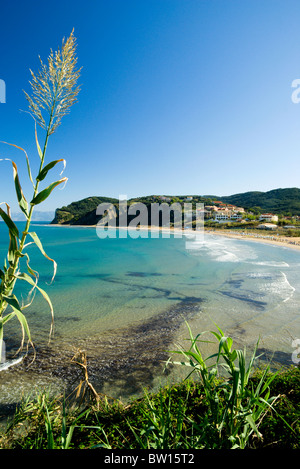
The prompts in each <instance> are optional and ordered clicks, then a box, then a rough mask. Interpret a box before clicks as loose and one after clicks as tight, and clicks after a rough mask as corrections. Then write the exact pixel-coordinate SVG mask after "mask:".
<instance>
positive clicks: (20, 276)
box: [15, 273, 54, 334]
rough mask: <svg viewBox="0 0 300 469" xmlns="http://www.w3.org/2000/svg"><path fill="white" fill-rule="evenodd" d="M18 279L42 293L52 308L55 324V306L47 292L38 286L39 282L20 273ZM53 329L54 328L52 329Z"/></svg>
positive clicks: (17, 275)
mask: <svg viewBox="0 0 300 469" xmlns="http://www.w3.org/2000/svg"><path fill="white" fill-rule="evenodd" d="M15 277H16V278H18V279H20V280H24V281H25V282H27V283H29V284H30V285H32V286H33V287H34V288H37V290H38V291H39V292H40V293H41V295H42V296H43V297H44V299H45V300H46V301H47V303H48V305H49V308H50V311H51V316H52V322H53V317H54V314H53V306H52V302H51V300H50V298H49V296H48V294H47V293H46V292H45V290H43V289H42V288H40V287H39V286H38V285H37V281H34V280H33V279H32V278H31V277H30V276H29V275H28V274H25V273H20V274H16V275H15ZM51 329H52V328H51ZM50 334H51V331H50Z"/></svg>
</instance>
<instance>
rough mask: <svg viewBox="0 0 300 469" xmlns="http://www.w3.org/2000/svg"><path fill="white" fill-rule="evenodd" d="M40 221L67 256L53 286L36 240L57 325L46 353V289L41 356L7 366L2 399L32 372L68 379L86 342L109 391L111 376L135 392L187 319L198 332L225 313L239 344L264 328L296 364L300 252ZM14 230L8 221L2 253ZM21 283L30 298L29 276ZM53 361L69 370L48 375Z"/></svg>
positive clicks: (41, 379)
mask: <svg viewBox="0 0 300 469" xmlns="http://www.w3.org/2000/svg"><path fill="white" fill-rule="evenodd" d="M19 226H20V229H21V228H22V226H23V225H22V224H21V223H19ZM32 230H35V231H36V232H37V233H38V235H39V237H40V239H41V241H42V242H43V245H44V248H45V250H46V252H47V253H48V255H49V256H50V257H52V258H54V259H55V260H56V262H57V264H58V271H57V275H56V278H55V280H54V282H53V283H52V284H51V285H49V282H50V281H51V277H52V263H51V262H49V261H47V260H45V259H44V257H43V256H42V255H41V253H40V252H39V251H38V250H37V249H36V248H35V247H34V246H29V247H28V251H27V252H28V254H29V256H30V259H31V265H32V267H33V268H36V269H37V270H38V271H39V273H40V283H39V284H40V286H41V287H42V288H44V289H45V290H46V291H47V293H48V294H49V296H50V297H51V300H52V302H53V306H54V312H55V334H54V339H53V341H52V345H51V351H50V352H49V349H47V353H46V354H43V352H42V351H43V348H44V347H45V348H46V347H48V345H47V338H48V332H49V328H50V323H51V316H50V312H49V308H48V306H47V304H46V303H45V302H44V300H43V299H42V298H41V297H40V296H39V295H37V296H36V298H35V301H34V303H33V304H32V306H31V307H30V308H29V309H28V310H27V317H28V321H29V324H30V326H31V331H32V334H33V338H34V342H35V344H36V345H37V352H38V353H37V356H38V357H42V358H40V360H41V361H40V362H39V361H38V362H37V363H38V365H36V366H35V367H34V366H33V368H31V369H30V370H29V371H28V370H26V371H25V370H22V369H21V370H18V373H17V372H16V371H15V370H13V371H8V372H5V373H4V374H3V373H2V381H1V376H0V391H1V400H3V401H5V402H9V401H10V400H14V399H15V398H16V397H15V394H16V390H17V389H19V388H20V387H21V388H22V389H23V390H24V389H25V388H26V386H27V387H30V386H31V384H32V382H33V381H34V383H37V384H47V383H49V382H52V381H53V380H54V381H55V383H56V384H57V386H60V385H62V384H63V382H64V381H65V377H66V375H67V374H68V373H69V372H66V371H65V370H66V366H67V365H66V364H65V363H63V364H62V361H63V360H64V359H63V358H62V357H63V356H64V355H68V356H70V357H71V356H72V347H73V348H74V347H78V346H80V347H83V348H84V349H85V350H86V351H87V355H88V356H90V357H91V363H92V365H91V376H92V378H93V379H94V380H95V382H96V383H98V385H99V387H100V388H101V390H106V386H107V385H106V382H110V385H109V391H110V392H111V393H112V394H114V393H117V395H119V394H126V393H127V394H128V395H129V394H130V393H132V392H133V393H134V392H136V391H137V390H138V380H139V377H138V374H139V372H140V370H142V369H143V370H144V372H145V373H146V374H147V373H148V374H147V376H148V377H149V383H150V385H153V384H154V383H156V382H158V380H159V375H160V368H159V366H158V365H159V362H160V360H161V358H162V357H161V355H160V353H161V350H159V349H160V348H161V349H162V350H166V348H167V349H168V347H169V346H171V345H174V344H176V343H181V341H183V340H184V339H185V338H186V337H187V330H186V326H185V324H184V320H185V319H188V321H189V323H190V324H191V326H192V328H193V331H194V333H195V334H196V333H198V332H201V331H203V330H207V329H208V330H211V329H212V328H213V321H214V322H216V323H217V324H218V325H219V326H220V327H221V328H222V329H224V331H225V332H226V333H227V334H231V336H232V337H233V338H234V340H235V345H236V346H242V347H243V346H253V345H254V344H255V343H256V341H257V339H258V338H259V337H260V348H261V349H262V350H263V351H264V352H265V353H266V354H267V356H269V355H270V354H273V357H274V358H275V359H276V360H277V361H279V362H281V363H287V364H291V363H292V361H291V357H292V352H293V351H294V349H293V348H292V340H293V339H296V338H300V321H299V319H300V312H299V306H300V280H299V279H300V277H299V275H298V274H299V269H300V252H298V251H296V250H292V249H286V248H283V247H275V246H270V245H267V244H261V243H258V242H250V241H245V240H234V239H229V238H225V237H221V236H215V235H213V234H205V235H204V239H203V240H200V241H194V240H193V239H189V238H188V237H186V236H183V237H182V238H175V237H173V236H172V237H170V238H163V237H162V236H160V237H159V238H154V239H152V238H151V237H150V235H149V237H148V238H137V239H132V238H131V237H130V236H127V238H119V237H117V238H107V239H99V238H98V236H97V233H96V230H95V228H89V227H67V226H65V227H64V226H51V225H41V224H36V225H35V226H32ZM6 236H7V230H6V227H5V225H4V224H3V223H0V258H1V259H3V258H4V256H5V252H6V249H7V239H6ZM17 292H18V294H19V295H22V296H23V297H24V298H25V297H26V288H24V285H22V286H21V285H19V286H18V288H17ZM12 326H13V324H11V326H10V328H8V327H7V332H6V337H5V340H6V344H7V349H8V352H9V350H10V347H11V348H15V346H16V344H17V343H18V334H16V332H15V329H14V328H13V327H12ZM15 326H16V323H15ZM49 357H51V359H50V358H49ZM163 358H164V357H163ZM50 362H51V366H50V364H49V363H50ZM145 363H146V364H147V366H146V367H145V366H144V364H145ZM52 366H57V368H58V369H59V370H60V371H59V372H57V373H55V372H51V373H50V374H49V376H47V369H48V368H49V369H50V368H51V367H52ZM146 368H147V370H146ZM152 369H153V370H154V369H155V370H157V371H155V373H153V372H152V373H151V371H149V370H152ZM41 370H43V373H41ZM4 375H5V376H4ZM50 375H51V376H50ZM150 375H151V376H150ZM116 376H117V378H118V379H116ZM129 376H132V378H131V385H132V389H131V390H130V391H129V388H130V386H129V381H128V380H129ZM140 379H143V380H144V379H145V378H144V377H142V378H141V377H140ZM112 382H113V385H112V384H111V383H112ZM16 383H17V385H16ZM124 389H125V390H126V391H124ZM118 393H119V394H118Z"/></svg>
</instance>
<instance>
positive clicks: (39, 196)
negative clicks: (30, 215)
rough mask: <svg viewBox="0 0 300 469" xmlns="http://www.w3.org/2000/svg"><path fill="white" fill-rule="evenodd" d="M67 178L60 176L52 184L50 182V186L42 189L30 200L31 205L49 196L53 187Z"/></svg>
mask: <svg viewBox="0 0 300 469" xmlns="http://www.w3.org/2000/svg"><path fill="white" fill-rule="evenodd" d="M67 180H68V178H62V179H60V180H59V181H56V182H53V183H52V184H50V186H48V187H47V188H46V189H44V190H42V191H41V192H40V193H39V194H37V195H36V196H35V197H34V198H33V199H32V201H31V202H30V204H31V205H38V204H40V203H41V202H43V201H44V200H46V199H47V197H49V195H50V194H51V192H52V191H53V189H54V188H55V187H56V186H58V185H59V184H62V183H63V182H66V181H67Z"/></svg>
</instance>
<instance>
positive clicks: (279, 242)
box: [48, 224, 300, 251]
mask: <svg viewBox="0 0 300 469" xmlns="http://www.w3.org/2000/svg"><path fill="white" fill-rule="evenodd" d="M48 226H60V227H71V228H74V227H75V228H76V227H78V228H97V225H60V224H49V225H48ZM116 229H118V230H130V231H140V230H141V231H143V230H146V231H148V233H150V235H151V232H157V231H158V232H161V233H167V234H174V233H176V234H181V235H182V236H186V235H193V234H195V230H190V229H187V230H183V229H180V228H174V227H170V228H166V227H162V226H140V227H139V228H136V227H130V226H128V227H120V226H119V227H116ZM206 234H209V235H214V236H225V237H227V238H231V239H237V240H244V241H254V242H259V243H265V244H271V245H273V246H278V247H283V248H289V249H295V250H297V251H300V237H297V238H296V237H287V236H281V235H279V236H277V235H276V236H275V235H273V236H272V235H267V234H259V233H248V232H246V231H243V232H240V233H238V232H236V231H233V230H222V229H212V228H207V229H205V228H204V235H206Z"/></svg>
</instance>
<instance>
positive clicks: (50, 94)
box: [24, 30, 81, 135]
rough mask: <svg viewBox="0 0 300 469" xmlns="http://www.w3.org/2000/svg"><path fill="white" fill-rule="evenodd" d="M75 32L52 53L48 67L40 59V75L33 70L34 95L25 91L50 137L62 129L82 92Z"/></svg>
mask: <svg viewBox="0 0 300 469" xmlns="http://www.w3.org/2000/svg"><path fill="white" fill-rule="evenodd" d="M73 33H74V30H73V31H72V32H71V34H70V36H69V37H68V39H67V40H66V41H65V39H63V41H62V47H61V49H58V50H57V51H56V52H53V51H52V50H51V51H50V55H49V57H48V62H47V64H45V63H43V61H42V60H41V58H39V59H40V64H41V66H40V69H39V71H38V72H37V74H35V73H33V72H32V70H30V73H31V77H32V81H30V82H29V83H30V85H31V91H32V93H31V96H30V95H29V94H28V93H26V92H25V91H24V93H25V96H26V99H27V101H28V103H29V109H30V111H31V113H32V114H33V116H34V118H35V120H36V121H37V123H38V124H39V125H40V126H41V127H42V128H44V129H46V130H47V132H48V135H51V134H53V133H54V132H55V130H56V129H57V128H58V127H59V125H60V124H61V119H62V117H63V116H65V115H66V114H68V112H69V110H70V107H71V106H72V105H73V104H74V103H75V102H76V101H77V95H78V93H79V91H80V87H79V86H77V81H78V78H79V76H80V72H81V69H77V56H76V47H77V46H76V38H75V37H74V34H73ZM46 116H47V117H46Z"/></svg>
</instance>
